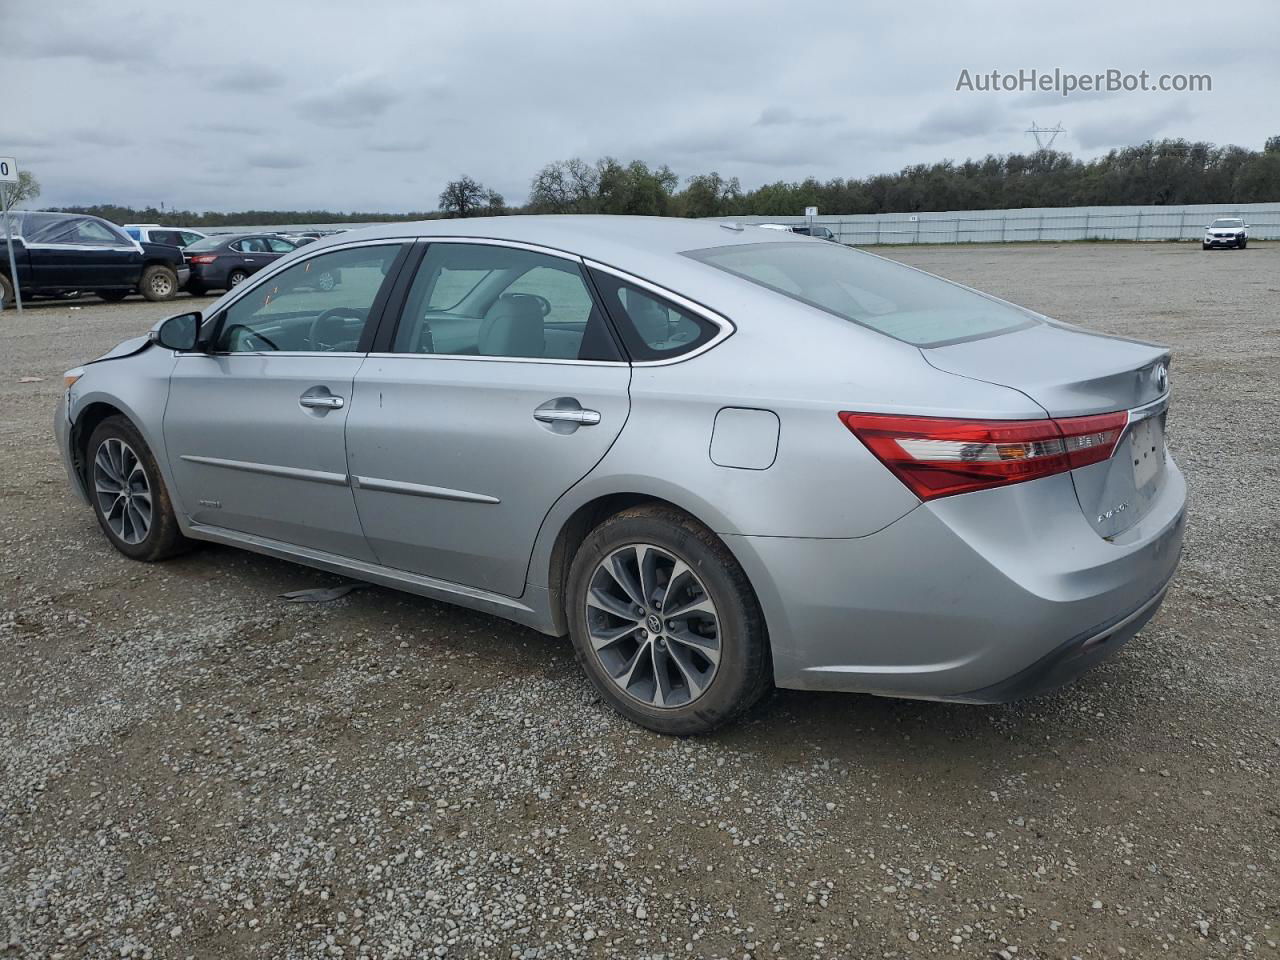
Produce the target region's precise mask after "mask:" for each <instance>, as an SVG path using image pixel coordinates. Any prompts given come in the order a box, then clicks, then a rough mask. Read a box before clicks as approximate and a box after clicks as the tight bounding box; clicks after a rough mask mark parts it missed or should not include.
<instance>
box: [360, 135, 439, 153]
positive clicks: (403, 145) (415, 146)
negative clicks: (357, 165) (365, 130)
mask: <svg viewBox="0 0 1280 960" xmlns="http://www.w3.org/2000/svg"><path fill="white" fill-rule="evenodd" d="M427 146H428V141H427V140H426V139H425V138H419V139H415V140H391V141H385V142H383V143H371V144H369V149H370V150H373V151H374V152H375V153H419V152H421V151H423V150H425V149H427Z"/></svg>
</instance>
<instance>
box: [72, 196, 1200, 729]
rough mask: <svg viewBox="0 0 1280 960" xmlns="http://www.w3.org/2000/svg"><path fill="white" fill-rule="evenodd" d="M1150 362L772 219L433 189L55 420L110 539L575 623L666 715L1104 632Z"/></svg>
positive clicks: (991, 695)
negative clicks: (255, 560) (424, 214)
mask: <svg viewBox="0 0 1280 960" xmlns="http://www.w3.org/2000/svg"><path fill="white" fill-rule="evenodd" d="M328 270H341V271H342V273H343V276H344V278H345V279H344V284H343V287H342V289H341V290H329V291H320V290H317V289H316V286H315V282H314V278H315V276H316V275H317V274H318V273H321V272H323V271H328ZM1168 365H1169V352H1168V351H1167V350H1166V349H1164V348H1162V347H1158V346H1153V345H1151V344H1147V343H1140V342H1136V341H1131V340H1124V339H1120V338H1115V337H1099V336H1096V335H1094V334H1091V333H1088V332H1085V331H1083V330H1079V329H1077V328H1075V327H1071V326H1068V325H1063V324H1059V323H1057V322H1054V321H1051V320H1048V319H1046V318H1044V317H1042V316H1040V315H1039V314H1036V313H1032V312H1030V311H1027V310H1024V309H1022V308H1020V307H1016V306H1014V305H1012V304H1009V303H1005V302H1003V301H1000V300H997V299H995V298H994V297H989V296H986V295H984V294H981V293H978V292H975V291H973V290H970V289H968V288H965V287H961V286H958V285H956V284H952V283H950V282H948V281H945V280H942V279H939V278H937V277H933V276H930V275H929V274H926V273H923V272H921V271H918V270H915V269H912V268H910V267H906V266H903V265H900V264H897V263H894V262H892V261H889V260H886V259H883V258H880V257H876V256H873V255H870V254H867V253H862V252H858V251H855V250H852V249H849V248H847V247H843V246H836V245H834V244H827V243H813V242H811V241H809V240H807V239H802V238H800V237H795V236H790V235H788V234H786V233H781V232H780V233H778V235H777V237H776V239H775V238H770V239H768V240H764V241H762V240H761V234H760V232H759V231H746V230H743V229H742V228H741V227H740V226H737V225H725V226H721V225H718V224H716V223H712V222H700V221H687V220H663V219H657V218H642V217H612V216H610V217H585V216H575V217H534V216H529V217H511V218H491V219H473V220H449V221H431V222H425V223H417V224H413V223H396V224H386V225H383V226H379V227H375V228H371V229H367V230H362V231H360V232H358V233H350V234H344V235H343V236H342V237H336V238H332V239H328V240H324V241H320V242H318V243H315V244H312V245H311V246H309V247H307V248H306V249H305V250H300V251H298V253H297V254H295V255H294V256H292V257H290V258H289V259H287V260H285V261H283V262H280V263H278V264H275V265H274V266H272V267H269V268H268V269H266V270H265V271H263V273H262V274H260V275H258V276H256V277H252V278H250V279H248V280H246V281H244V282H243V283H242V284H240V286H238V287H236V288H235V289H234V290H232V291H231V292H230V293H228V294H227V295H226V296H224V297H222V298H221V299H220V300H218V301H217V302H215V303H213V304H212V305H210V306H209V308H208V309H207V310H206V311H204V313H202V314H201V313H186V314H182V315H179V316H176V317H171V318H170V319H168V320H166V321H164V322H163V323H161V324H158V325H157V326H156V327H155V328H154V329H153V330H152V332H151V334H150V336H149V337H139V338H137V339H134V340H130V341H126V342H125V343H123V344H121V345H120V346H118V347H117V348H116V349H114V350H112V351H111V352H110V353H108V354H107V355H106V356H104V357H102V358H100V359H99V360H97V361H95V362H93V363H89V364H86V365H85V366H84V367H81V368H78V369H75V370H71V371H68V372H67V374H66V383H67V390H66V392H65V395H64V396H63V398H62V401H61V403H60V406H59V410H58V413H57V415H56V417H55V423H56V433H57V445H58V447H59V449H60V450H61V453H62V456H63V459H64V460H65V461H66V465H67V470H68V476H69V478H70V481H71V485H72V487H73V488H74V490H75V491H76V492H77V494H78V495H79V496H80V497H81V498H82V499H85V500H86V502H88V503H90V504H91V505H92V508H93V510H94V511H95V513H96V516H97V518H98V522H99V524H100V525H101V528H102V530H103V532H104V533H105V535H106V537H107V539H108V540H109V541H110V542H111V543H112V544H113V545H114V546H115V547H116V548H117V549H118V550H119V551H121V552H122V553H124V554H125V555H126V556H129V557H133V558H135V559H137V560H143V561H153V560H160V559H162V558H164V557H167V556H171V555H173V554H174V553H176V552H178V551H180V550H182V549H184V548H186V547H187V546H189V545H190V544H191V542H192V541H212V542H216V543H221V544H229V545H232V546H237V547H242V548H244V549H246V550H252V551H256V552H260V553H265V554H269V555H271V556H275V557H280V558H284V559H289V560H294V561H297V562H299V563H304V564H308V565H311V566H314V567H318V568H321V569H324V570H328V571H331V572H336V573H341V574H347V575H349V576H352V577H356V578H358V579H360V580H365V581H371V582H374V583H378V584H382V585H384V586H389V587H394V588H398V589H402V590H407V591H410V592H413V593H418V594H421V595H423V596H427V597H433V598H436V599H441V600H447V601H451V602H453V603H457V604H460V605H462V606H465V607H471V608H474V609H477V610H482V611H486V612H488V613H491V614H496V615H498V616H501V617H506V618H509V619H511V620H515V621H517V622H519V623H523V624H527V625H529V626H530V627H532V628H534V629H537V630H540V631H542V632H544V633H548V634H552V635H563V634H566V633H567V634H568V635H569V636H570V637H571V638H572V642H573V645H574V648H575V650H576V652H577V655H578V658H579V659H580V661H581V663H582V666H583V668H584V669H585V671H586V673H587V675H588V676H589V677H590V679H591V682H592V683H593V684H594V685H595V687H596V689H597V690H598V691H599V692H600V694H601V696H602V697H603V698H604V699H605V700H606V701H607V702H608V703H610V704H611V705H612V706H613V707H615V708H616V709H617V710H619V711H620V712H621V713H623V714H625V715H626V716H628V717H630V718H632V719H633V720H635V721H636V722H638V723H641V724H644V725H645V726H648V727H650V728H652V729H654V730H659V731H664V732H666V733H674V734H688V733H696V732H700V731H705V730H708V729H710V728H712V727H714V726H716V725H717V724H720V723H723V722H725V721H727V720H729V719H731V718H732V717H734V716H736V715H738V714H739V713H741V712H742V711H743V710H744V709H746V708H747V707H748V706H750V705H751V704H752V703H753V702H755V701H756V700H757V698H759V697H760V696H761V694H763V693H764V691H765V690H766V689H767V688H768V687H769V686H770V685H771V684H777V685H779V686H783V687H795V688H800V689H807V690H850V691H860V692H865V693H876V694H885V695H891V696H903V697H923V698H928V699H942V700H957V701H963V702H970V703H988V702H996V701H1005V700H1009V699H1012V698H1016V697H1019V696H1023V695H1027V694H1031V693H1036V692H1039V691H1042V690H1045V689H1048V688H1050V687H1053V686H1056V685H1058V684H1061V683H1063V682H1065V681H1067V680H1068V679H1070V678H1072V677H1073V676H1075V675H1076V674H1078V673H1079V672H1080V671H1082V670H1084V669H1085V668H1087V667H1089V666H1090V665H1092V664H1094V663H1097V662H1098V661H1099V660H1101V659H1102V658H1104V657H1106V656H1108V655H1109V654H1111V653H1113V652H1114V651H1115V650H1116V649H1117V648H1119V647H1120V646H1121V645H1122V644H1124V643H1125V642H1126V641H1127V640H1128V639H1129V638H1130V637H1132V636H1133V635H1134V634H1135V633H1136V632H1137V631H1138V630H1139V629H1140V628H1141V627H1142V626H1143V625H1144V624H1145V623H1146V622H1147V621H1148V620H1149V619H1150V618H1151V617H1152V615H1154V613H1155V612H1156V610H1157V609H1158V608H1159V606H1160V604H1161V602H1162V600H1163V598H1164V595H1165V591H1166V589H1167V588H1168V585H1169V582H1170V579H1171V577H1172V576H1173V574H1174V570H1175V568H1176V566H1177V563H1178V558H1179V554H1180V551H1181V544H1182V534H1183V515H1184V500H1185V494H1186V486H1185V483H1184V480H1183V477H1182V474H1181V473H1180V472H1179V471H1178V468H1177V466H1176V465H1175V464H1174V462H1173V460H1172V459H1171V458H1170V457H1169V455H1168V453H1167V451H1166V449H1165V443H1164V422H1165V415H1166V410H1167V408H1168V404H1169V386H1168V383H1169V381H1168V369H1169V366H1168ZM495 642H500V641H495Z"/></svg>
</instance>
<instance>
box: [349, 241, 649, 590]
mask: <svg viewBox="0 0 1280 960" xmlns="http://www.w3.org/2000/svg"><path fill="white" fill-rule="evenodd" d="M347 283H348V280H347V278H346V271H345V270H344V271H343V284H342V287H343V288H345V286H346V285H347ZM339 289H342V288H339ZM388 319H390V318H388ZM384 326H387V327H388V329H386V330H383V331H380V332H379V343H378V344H377V345H376V349H375V352H373V353H371V354H370V356H369V358H368V359H367V360H366V361H365V364H364V366H363V367H361V369H360V372H359V373H358V374H357V376H356V384H355V397H354V400H353V403H352V407H351V414H350V418H349V420H348V422H347V463H348V471H349V473H350V474H351V480H352V483H353V485H354V488H355V499H356V504H357V507H358V509H359V513H360V520H361V524H362V526H363V528H364V531H365V535H366V536H367V537H368V540H369V543H370V546H371V547H372V549H373V551H374V553H375V554H376V556H377V558H378V560H379V561H380V562H381V563H383V564H386V565H388V566H391V567H395V568H397V569H401V570H408V571H412V572H414V573H418V574H422V575H426V576H430V577H434V578H437V579H440V580H446V581H450V582H453V583H458V584H464V585H467V586H470V587H475V588H479V589H482V590H487V591H491V592H494V593H498V594H503V595H506V596H512V597H515V596H519V595H520V594H521V593H523V591H524V585H525V577H526V572H527V570H528V563H529V557H530V554H531V552H532V549H533V542H534V539H535V537H536V536H537V532H538V528H539V526H540V525H541V523H542V521H543V519H544V518H545V517H546V515H547V512H548V511H549V510H550V508H551V506H552V504H554V503H555V501H556V499H557V498H558V497H560V496H561V495H562V494H563V493H564V492H565V491H566V490H568V489H569V488H570V487H572V486H573V485H574V484H575V483H577V482H578V481H579V480H580V479H581V478H582V477H583V476H585V475H586V474H587V473H588V472H589V471H590V470H591V469H592V468H593V467H594V466H595V465H596V464H597V463H599V461H600V459H601V458H602V457H603V456H604V455H605V453H606V452H607V451H608V449H609V447H610V446H611V445H612V443H613V442H614V440H615V439H616V438H617V436H618V433H619V432H620V431H621V430H622V426H623V424H624V423H625V422H626V419H627V414H628V412H629V409H630V400H629V397H628V388H629V384H630V376H631V370H630V366H629V365H628V364H627V363H626V362H625V361H624V360H623V358H622V355H621V353H620V351H619V348H618V346H617V344H616V343H615V341H614V339H613V336H612V334H611V332H610V329H609V325H608V322H607V320H606V319H605V317H604V315H603V314H602V313H601V311H600V309H599V307H598V305H597V304H596V302H595V298H594V295H593V293H592V291H591V288H590V286H589V283H588V281H587V279H586V277H585V274H584V272H583V267H582V264H581V262H580V261H579V260H578V259H577V258H575V257H571V256H567V255H565V254H563V253H558V252H553V251H545V250H537V249H533V248H525V247H519V246H517V245H504V244H500V243H497V242H484V241H479V242H433V243H431V244H430V246H429V247H428V248H427V250H426V253H425V256H424V257H423V258H422V260H421V263H420V264H419V265H418V267H417V269H416V273H414V275H413V277H412V283H411V284H409V285H408V290H407V295H406V297H405V303H404V308H403V311H402V312H401V314H400V317H399V323H398V325H396V327H395V329H394V330H391V329H389V326H390V325H388V324H384Z"/></svg>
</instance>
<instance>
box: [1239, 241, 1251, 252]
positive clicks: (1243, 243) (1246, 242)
mask: <svg viewBox="0 0 1280 960" xmlns="http://www.w3.org/2000/svg"><path fill="white" fill-rule="evenodd" d="M1247 246H1249V241H1248V240H1241V241H1240V249H1241V250H1243V249H1244V248H1245V247H1247Z"/></svg>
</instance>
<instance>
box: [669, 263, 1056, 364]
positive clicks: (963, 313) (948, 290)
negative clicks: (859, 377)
mask: <svg viewBox="0 0 1280 960" xmlns="http://www.w3.org/2000/svg"><path fill="white" fill-rule="evenodd" d="M685 256H687V257H692V258H693V259H694V260H699V261H701V262H702V263H705V264H708V265H710V266H713V267H717V268H718V269H720V270H724V271H726V272H727V273H731V274H733V275H734V276H736V277H741V278H742V279H744V280H749V281H751V282H752V283H755V284H759V285H760V286H762V287H766V288H768V289H769V290H774V291H776V292H778V293H781V294H783V295H785V296H788V297H791V298H792V299H793V300H799V301H800V302H801V303H807V304H808V305H809V306H811V307H817V308H818V309H819V310H825V311H827V312H828V313H833V314H835V315H836V316H837V317H842V318H844V319H845V320H850V321H852V322H854V323H856V324H860V325H861V326H864V327H870V328H871V329H872V330H875V331H877V332H879V333H883V334H885V335H887V336H890V337H893V338H894V339H895V340H902V341H904V342H905V343H910V344H913V345H915V346H917V347H939V346H942V345H944V344H948V343H958V342H960V341H962V340H975V339H977V338H979V337H990V336H994V335H996V334H999V333H1008V332H1009V331H1011V330H1018V329H1021V328H1022V327H1029V326H1032V325H1033V324H1035V323H1038V322H1039V321H1038V320H1036V319H1035V317H1034V316H1033V315H1032V314H1031V313H1029V312H1027V311H1024V310H1022V309H1021V308H1019V307H1015V306H1013V305H1012V304H1007V303H1001V302H1000V301H997V300H993V299H990V298H988V297H984V296H982V295H981V294H978V293H974V292H973V291H971V290H965V289H964V288H963V287H959V286H956V285H955V284H952V283H948V282H946V281H945V280H939V279H938V278H937V277H931V276H929V274H927V273H922V272H921V271H919V270H912V269H911V268H910V267H905V266H903V265H902V264H900V263H894V262H893V261H892V260H885V259H882V258H881V257H875V256H871V255H870V254H866V253H860V252H859V251H857V250H850V249H849V248H848V247H841V246H835V245H833V244H830V243H744V244H739V245H731V246H725V247H709V248H707V249H705V250H687V251H685Z"/></svg>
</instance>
